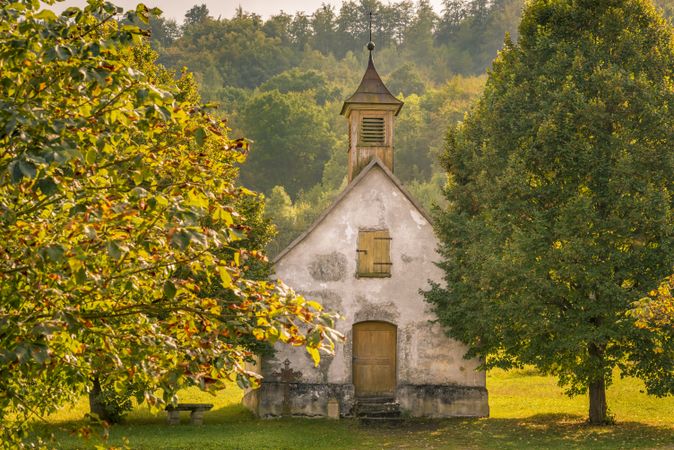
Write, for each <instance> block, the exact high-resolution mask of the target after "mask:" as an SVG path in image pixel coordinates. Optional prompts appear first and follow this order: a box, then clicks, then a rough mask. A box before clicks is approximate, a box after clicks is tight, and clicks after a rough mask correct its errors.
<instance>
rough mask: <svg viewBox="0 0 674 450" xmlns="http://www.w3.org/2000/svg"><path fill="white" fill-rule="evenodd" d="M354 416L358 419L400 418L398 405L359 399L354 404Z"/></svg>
mask: <svg viewBox="0 0 674 450" xmlns="http://www.w3.org/2000/svg"><path fill="white" fill-rule="evenodd" d="M355 412H356V416H357V417H359V418H372V419H394V418H397V417H400V403H398V402H396V401H393V400H392V399H390V398H387V399H377V398H372V399H360V400H358V401H357V402H356V408H355Z"/></svg>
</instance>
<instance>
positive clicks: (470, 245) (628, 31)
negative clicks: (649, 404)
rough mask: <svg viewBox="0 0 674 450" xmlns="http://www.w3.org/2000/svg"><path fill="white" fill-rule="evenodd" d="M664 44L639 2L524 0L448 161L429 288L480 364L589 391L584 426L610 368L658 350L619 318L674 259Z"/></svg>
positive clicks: (668, 58) (632, 366)
mask: <svg viewBox="0 0 674 450" xmlns="http://www.w3.org/2000/svg"><path fill="white" fill-rule="evenodd" d="M672 40H673V38H672V30H671V28H670V26H669V25H668V24H667V23H666V22H665V21H664V20H663V18H662V17H660V16H659V15H658V14H657V13H656V11H655V9H654V8H653V7H652V6H651V5H650V3H649V2H647V1H644V0H592V1H590V0H573V1H572V0H533V1H531V2H529V3H528V4H527V7H526V9H525V12H524V15H523V20H522V23H521V25H520V40H519V42H518V43H517V44H516V45H515V44H513V43H511V42H507V43H506V47H505V49H504V50H503V51H502V52H501V53H500V55H499V57H498V58H497V60H496V61H495V62H494V67H493V70H492V72H491V74H490V77H489V80H488V82H487V87H486V90H485V93H484V96H483V97H482V99H481V100H480V102H479V103H478V104H477V106H476V107H475V109H474V110H473V111H472V112H471V113H470V114H469V115H468V116H467V117H466V119H465V121H464V122H463V123H462V124H460V125H459V126H457V127H456V128H455V129H453V130H452V131H451V132H450V134H449V137H448V139H447V147H446V152H445V154H444V157H443V166H444V168H445V169H446V171H447V173H448V177H449V179H450V184H449V185H448V187H447V192H446V197H447V199H448V201H449V202H450V205H449V206H448V207H447V208H446V209H445V210H444V211H442V212H439V213H438V214H437V232H438V235H439V237H440V239H441V241H442V245H441V248H440V251H441V254H442V263H441V264H440V267H441V268H442V269H443V270H444V272H445V281H446V286H444V287H443V286H440V285H434V286H433V287H432V288H431V289H430V290H429V291H428V292H427V293H426V298H427V300H428V301H429V302H430V303H431V304H432V305H433V308H434V310H435V311H436V313H437V314H438V317H439V319H440V321H441V322H442V323H444V324H445V325H446V326H447V332H448V333H449V334H450V335H451V336H453V337H455V338H457V339H459V340H461V341H463V342H465V343H466V344H468V346H469V349H470V350H469V352H468V355H469V356H476V355H477V356H480V357H483V358H485V367H487V368H490V367H503V368H511V367H516V366H521V365H523V364H531V365H534V366H536V367H537V368H539V369H540V370H541V371H542V372H544V373H549V374H553V375H556V376H558V378H559V382H560V384H561V385H564V386H566V387H567V392H568V393H569V394H580V393H584V392H587V391H588V390H589V403H590V408H589V420H590V422H591V423H592V424H598V423H604V422H606V421H607V419H608V417H607V404H606V394H605V390H606V386H607V385H608V384H609V383H610V382H611V379H612V374H613V369H614V368H615V367H620V368H621V369H622V370H623V373H624V374H634V375H637V376H642V377H643V376H644V373H643V371H640V370H639V367H640V365H642V367H643V364H646V363H649V362H652V361H657V360H662V355H658V354H657V346H656V345H655V343H656V342H655V341H656V340H657V336H656V335H655V334H653V333H652V332H650V331H649V330H647V329H639V328H637V327H634V326H633V321H632V320H625V318H626V317H625V314H626V312H627V311H628V310H630V308H631V307H632V305H631V303H632V301H633V300H634V299H638V298H641V297H643V296H645V295H646V293H648V292H649V291H650V290H652V289H654V288H655V287H656V286H657V285H658V283H659V281H660V280H661V279H663V278H664V277H665V275H666V274H667V273H671V270H672V266H673V264H674V222H673V221H672V220H671V218H672V213H673V210H672V206H673V199H672V192H673V191H672V180H673V178H672V173H674V172H673V171H674V154H673V153H672V152H671V151H669V149H671V148H673V147H674V113H673V111H674V109H673V108H674V89H672V85H671V79H672V76H673V75H674V73H673V72H674V46H673V45H672ZM669 354H670V355H671V353H669ZM669 363H670V367H671V359H670V362H669ZM650 392H651V393H656V394H662V393H664V392H657V391H654V390H652V389H651V390H650ZM670 392H671V391H670Z"/></svg>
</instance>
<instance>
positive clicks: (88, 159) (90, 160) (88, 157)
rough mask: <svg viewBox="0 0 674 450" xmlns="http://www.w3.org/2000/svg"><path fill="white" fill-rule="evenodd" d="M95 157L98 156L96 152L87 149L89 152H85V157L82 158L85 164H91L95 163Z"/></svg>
mask: <svg viewBox="0 0 674 450" xmlns="http://www.w3.org/2000/svg"><path fill="white" fill-rule="evenodd" d="M97 155H98V152H97V151H96V149H94V148H92V149H89V150H88V151H87V153H86V155H85V157H84V161H85V162H86V163H87V164H93V163H95V162H96V156H97Z"/></svg>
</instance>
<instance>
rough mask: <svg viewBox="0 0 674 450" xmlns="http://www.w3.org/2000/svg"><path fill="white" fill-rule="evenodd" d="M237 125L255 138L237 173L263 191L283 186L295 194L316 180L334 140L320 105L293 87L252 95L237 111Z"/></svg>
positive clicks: (319, 176) (291, 194) (307, 187)
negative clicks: (238, 112) (238, 114)
mask: <svg viewBox="0 0 674 450" xmlns="http://www.w3.org/2000/svg"><path fill="white" fill-rule="evenodd" d="M241 128H242V129H243V130H244V131H245V132H246V135H248V136H250V138H251V139H252V140H253V142H254V144H253V145H254V147H253V150H252V152H251V156H250V160H249V162H248V164H246V166H245V167H243V169H242V172H241V177H242V179H243V180H244V182H245V183H246V184H247V185H249V186H252V187H254V188H255V189H258V190H260V191H263V192H265V193H269V192H270V191H271V189H272V188H273V187H274V186H283V187H284V188H285V190H286V192H287V193H288V194H289V195H290V196H291V197H293V198H294V197H296V196H297V194H298V193H299V192H300V190H303V189H304V190H306V189H309V188H310V187H311V186H313V185H315V184H316V183H318V182H319V181H320V180H321V175H322V171H323V165H324V164H325V162H326V161H327V160H328V158H329V157H330V154H331V152H332V149H333V148H334V146H335V145H336V138H335V136H334V134H333V133H332V132H331V131H330V129H329V128H328V124H327V122H326V120H325V113H324V111H323V110H322V109H321V108H319V107H318V106H317V105H316V103H315V102H314V99H313V98H311V96H310V95H306V94H300V93H296V92H289V93H287V94H281V93H280V92H278V91H277V90H273V91H270V92H260V93H259V94H257V95H254V96H252V97H251V98H250V99H249V102H248V104H247V105H246V106H245V108H244V110H243V112H242V113H241Z"/></svg>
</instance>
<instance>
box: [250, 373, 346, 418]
mask: <svg viewBox="0 0 674 450" xmlns="http://www.w3.org/2000/svg"><path fill="white" fill-rule="evenodd" d="M286 389H287V392H288V394H287V397H288V399H289V401H288V403H287V404H286V402H285V398H286ZM331 399H335V400H337V401H338V403H339V415H340V416H341V417H350V416H351V415H353V405H354V389H353V385H352V384H311V383H288V384H285V383H280V382H274V381H268V382H263V383H262V386H260V388H259V389H255V390H251V391H248V392H247V393H246V395H244V397H243V401H242V402H243V404H244V406H246V407H247V408H248V409H250V410H251V411H253V413H255V415H257V416H258V417H263V418H272V417H282V416H284V415H290V416H294V417H327V416H328V401H330V400H331Z"/></svg>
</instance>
